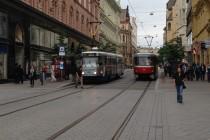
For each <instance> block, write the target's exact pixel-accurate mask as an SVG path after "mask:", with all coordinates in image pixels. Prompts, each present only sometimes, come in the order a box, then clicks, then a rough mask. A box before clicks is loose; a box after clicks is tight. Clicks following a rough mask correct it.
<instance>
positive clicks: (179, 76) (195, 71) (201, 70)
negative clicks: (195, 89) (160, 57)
mask: <svg viewBox="0 0 210 140" xmlns="http://www.w3.org/2000/svg"><path fill="white" fill-rule="evenodd" d="M172 70H173V69H172V67H171V65H165V66H164V73H165V76H167V75H168V74H169V76H170V77H173V78H174V82H175V86H176V91H177V103H183V90H184V89H185V88H187V87H186V85H185V82H184V81H185V79H187V80H189V81H193V80H194V79H196V80H197V81H198V80H202V81H204V80H205V77H206V73H207V72H206V71H207V69H206V66H205V65H204V64H201V65H200V64H195V63H194V64H192V65H188V64H186V63H182V64H180V65H178V67H176V71H174V73H173V71H172ZM170 72H171V73H170Z"/></svg>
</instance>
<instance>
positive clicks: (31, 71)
mask: <svg viewBox="0 0 210 140" xmlns="http://www.w3.org/2000/svg"><path fill="white" fill-rule="evenodd" d="M29 77H30V85H31V87H34V80H35V78H36V70H35V68H34V66H33V65H32V66H31V68H30V75H29Z"/></svg>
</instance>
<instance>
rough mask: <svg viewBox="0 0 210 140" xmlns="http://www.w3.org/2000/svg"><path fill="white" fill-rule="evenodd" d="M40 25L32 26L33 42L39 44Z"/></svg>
mask: <svg viewBox="0 0 210 140" xmlns="http://www.w3.org/2000/svg"><path fill="white" fill-rule="evenodd" d="M39 32H40V31H39V27H37V26H34V25H32V26H31V40H30V42H31V44H33V45H39V42H40V37H39Z"/></svg>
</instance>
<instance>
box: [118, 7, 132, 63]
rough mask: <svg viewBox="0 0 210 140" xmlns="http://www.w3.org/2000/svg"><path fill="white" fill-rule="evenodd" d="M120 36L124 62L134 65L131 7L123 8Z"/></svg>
mask: <svg viewBox="0 0 210 140" xmlns="http://www.w3.org/2000/svg"><path fill="white" fill-rule="evenodd" d="M120 25H121V27H120V28H121V30H120V36H121V44H122V49H121V53H122V54H123V57H124V63H125V64H126V65H127V66H128V67H129V66H132V64H133V63H132V62H133V49H134V48H133V46H132V30H133V29H132V26H131V23H130V14H129V8H128V7H127V8H126V9H122V10H121V19H120Z"/></svg>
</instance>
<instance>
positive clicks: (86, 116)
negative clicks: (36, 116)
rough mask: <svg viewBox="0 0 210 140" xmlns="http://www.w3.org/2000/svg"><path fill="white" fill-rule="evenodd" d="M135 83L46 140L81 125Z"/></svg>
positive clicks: (50, 139)
mask: <svg viewBox="0 0 210 140" xmlns="http://www.w3.org/2000/svg"><path fill="white" fill-rule="evenodd" d="M135 83H136V81H133V82H132V83H131V84H129V85H128V86H127V87H126V88H124V89H123V90H121V91H120V92H118V93H117V94H115V95H114V96H112V97H111V98H109V99H108V100H106V101H105V102H104V103H102V104H101V105H99V106H98V107H96V108H95V109H93V110H91V111H89V112H88V113H86V114H85V115H84V116H82V117H80V118H78V119H77V120H75V121H73V122H72V123H70V124H68V125H67V126H65V127H64V128H62V129H60V130H59V131H57V132H55V133H54V134H52V135H51V136H50V137H48V138H47V139H46V140H55V139H56V138H58V137H59V136H61V135H62V134H64V133H65V132H67V131H69V130H70V129H72V128H73V127H75V126H76V125H78V124H79V123H81V122H82V121H84V120H85V119H87V118H89V117H90V116H91V115H93V114H94V113H96V112H97V111H99V110H100V109H102V108H103V107H105V106H106V105H108V104H109V103H111V102H112V101H114V100H115V99H116V98H117V97H119V96H120V95H122V94H123V93H125V92H126V91H127V90H128V89H129V88H130V87H131V86H132V85H134V84H135Z"/></svg>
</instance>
